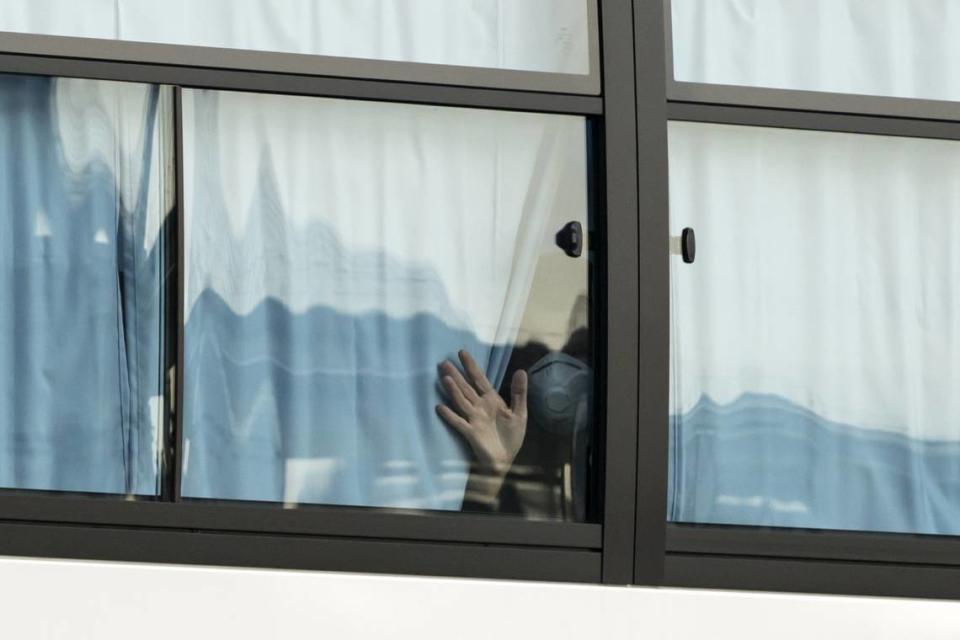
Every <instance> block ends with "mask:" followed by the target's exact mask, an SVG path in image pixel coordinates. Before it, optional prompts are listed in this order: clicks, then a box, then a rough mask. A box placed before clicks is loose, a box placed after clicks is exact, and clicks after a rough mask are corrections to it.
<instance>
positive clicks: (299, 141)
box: [183, 91, 592, 519]
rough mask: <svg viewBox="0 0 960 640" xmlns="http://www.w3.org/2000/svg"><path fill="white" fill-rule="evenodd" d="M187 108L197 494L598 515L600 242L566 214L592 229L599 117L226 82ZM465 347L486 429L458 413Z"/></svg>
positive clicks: (190, 487)
mask: <svg viewBox="0 0 960 640" xmlns="http://www.w3.org/2000/svg"><path fill="white" fill-rule="evenodd" d="M183 113H184V145H185V197H186V211H185V213H186V228H185V232H186V235H185V243H186V245H185V246H186V256H185V258H186V291H185V295H186V300H185V305H186V306H185V309H186V318H185V322H186V329H185V341H186V379H185V384H186V395H185V398H184V403H185V404H184V411H185V422H184V429H185V437H186V442H185V447H186V452H185V455H186V457H185V459H184V470H183V494H184V495H185V496H187V497H198V498H218V499H236V500H263V501H275V502H285V503H326V504H341V505H359V506H376V507H409V508H423V509H447V510H457V509H461V508H468V509H469V508H480V507H481V506H486V507H488V508H499V509H500V510H502V511H510V512H514V513H520V514H523V515H526V516H528V517H542V518H581V519H582V518H583V517H584V513H585V501H586V496H587V485H588V481H589V478H588V475H589V474H587V473H586V471H587V469H588V462H587V461H588V459H589V456H590V447H591V446H592V443H591V440H590V436H591V433H592V428H591V426H592V421H591V407H590V398H591V389H592V369H591V348H590V344H591V340H590V336H589V333H588V331H589V321H588V316H589V308H590V307H589V304H588V274H589V269H588V253H587V252H586V251H584V253H583V255H582V256H581V257H578V258H572V257H568V256H567V255H565V253H564V252H563V251H561V249H560V248H559V247H558V246H557V239H556V236H557V232H558V230H560V229H561V228H563V227H565V225H567V223H568V222H577V223H579V224H580V225H581V227H582V228H583V229H584V230H586V229H587V218H586V215H587V168H586V167H587V155H586V121H585V119H584V118H580V117H572V116H558V115H540V114H528V113H510V112H497V111H482V110H472V109H456V108H444V107H430V106H415V105H404V104H381V103H375V102H358V101H347V100H329V99H312V98H300V97H288V96H268V95H257V94H251V93H230V92H214V91H186V92H185V93H184V100H183ZM460 350H464V351H466V352H467V353H469V354H470V356H471V357H472V358H473V359H474V361H475V362H476V364H477V366H478V368H479V369H480V370H482V372H483V376H482V378H483V379H481V376H475V377H474V384H472V385H469V387H470V389H468V390H464V394H465V395H467V396H469V395H470V394H473V393H476V394H477V396H476V397H474V398H473V399H472V400H471V399H469V398H468V401H469V403H470V405H471V406H472V405H478V406H479V407H481V408H483V410H482V411H481V409H480V408H477V407H474V409H476V410H475V411H473V412H472V413H471V411H469V410H468V409H470V407H466V408H464V407H460V408H459V409H458V411H459V413H460V414H462V415H463V416H465V417H471V416H472V417H471V422H470V425H471V428H473V429H475V432H474V436H476V437H473V438H471V437H467V438H465V437H463V436H462V435H461V434H460V432H459V431H458V430H457V428H454V426H451V425H449V424H445V422H444V420H442V419H441V417H440V416H438V415H437V411H436V407H437V405H443V406H448V407H450V406H452V407H455V408H456V404H455V402H454V398H452V397H451V396H450V394H449V392H447V391H446V390H444V389H442V386H441V377H446V376H447V375H449V376H450V377H451V378H453V377H455V376H459V375H460V374H459V373H454V372H453V371H452V370H447V371H446V372H444V373H443V374H442V376H441V374H440V372H438V364H440V363H441V362H442V361H444V360H450V361H453V362H454V363H456V362H457V360H458V357H457V354H458V351H460ZM458 367H459V364H458ZM518 370H523V371H525V372H526V378H524V375H523V374H517V376H518V379H517V384H518V385H519V386H523V382H524V379H526V382H527V387H528V393H527V395H528V398H527V400H526V401H525V402H522V401H518V399H517V398H513V397H511V396H512V394H511V389H510V387H511V382H512V381H513V379H514V372H515V371H518ZM467 377H469V373H468V374H467ZM484 380H488V381H489V382H484ZM465 384H466V382H465ZM484 391H487V392H488V393H486V394H485V395H484ZM498 391H499V394H500V395H498V393H497V392H498ZM519 391H520V389H518V392H519ZM519 395H522V393H520V394H519ZM480 396H483V397H482V398H480ZM501 396H502V397H501ZM497 407H501V408H502V409H503V415H501V418H502V420H501V421H500V423H497V421H496V417H497V415H498V414H497V411H496V409H497ZM510 407H512V409H510V410H508V408H510ZM524 409H525V411H526V415H527V419H526V421H524V420H523V419H521V417H520V416H521V415H522V413H523V412H524ZM483 416H487V418H483ZM452 422H454V423H456V420H452ZM456 424H459V423H456ZM524 428H525V431H524ZM476 434H480V435H483V436H484V439H482V440H483V441H482V442H480V440H478V438H479V436H477V435H476ZM521 444H522V446H521ZM518 448H519V452H518V453H517V456H516V459H515V460H514V461H513V464H512V465H511V464H510V462H511V458H512V457H513V454H514V453H515V452H517V450H518ZM471 464H473V468H472V469H471ZM508 470H509V475H508V476H507V478H506V487H505V488H503V489H502V490H501V491H499V492H498V491H497V489H498V487H499V486H500V485H499V482H500V480H501V478H502V477H503V476H502V474H504V473H507V471H508ZM495 496H496V499H495ZM497 505H499V507H497Z"/></svg>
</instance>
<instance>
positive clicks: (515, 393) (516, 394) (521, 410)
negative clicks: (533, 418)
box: [510, 369, 527, 417]
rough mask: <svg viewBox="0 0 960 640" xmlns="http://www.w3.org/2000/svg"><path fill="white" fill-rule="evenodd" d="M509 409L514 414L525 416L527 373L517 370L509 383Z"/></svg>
mask: <svg viewBox="0 0 960 640" xmlns="http://www.w3.org/2000/svg"><path fill="white" fill-rule="evenodd" d="M510 397H511V402H510V405H511V407H510V408H511V409H513V412H514V413H516V414H519V415H521V416H523V417H526V416H527V372H526V371H524V370H523V369H519V370H517V371H516V373H514V374H513V379H512V380H511V381H510Z"/></svg>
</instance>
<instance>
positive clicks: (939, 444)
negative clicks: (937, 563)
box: [669, 123, 960, 535]
mask: <svg viewBox="0 0 960 640" xmlns="http://www.w3.org/2000/svg"><path fill="white" fill-rule="evenodd" d="M958 176H960V145H958V144H957V143H956V142H954V141H945V140H920V139H910V138H890V137H883V136H869V135H851V134H841V133H827V132H809V131H807V132H804V131H790V130H782V129H772V128H759V127H758V128H750V127H737V126H724V125H708V124H696V123H672V124H671V125H670V181H671V190H670V191H671V193H670V197H671V224H672V226H673V232H674V233H679V230H680V229H681V228H683V227H686V226H691V227H694V228H695V229H696V231H697V239H698V244H699V248H698V255H697V261H696V262H695V263H694V264H692V265H686V264H683V263H681V262H679V261H677V262H676V263H674V265H673V281H672V288H673V294H672V300H673V302H672V317H673V320H672V322H673V330H672V334H673V339H672V354H673V355H672V366H673V374H672V389H671V398H672V399H671V403H672V414H673V415H672V418H671V440H672V451H671V466H672V473H671V482H672V484H671V487H670V512H669V516H670V519H671V520H674V521H681V522H699V523H721V524H744V525H765V526H781V527H805V528H826V529H855V530H865V531H900V532H915V533H929V534H951V535H957V534H960V394H958V393H957V390H958V389H960V366H958V363H960V358H958V355H960V262H958V260H957V252H956V247H957V246H958V245H960V178H958Z"/></svg>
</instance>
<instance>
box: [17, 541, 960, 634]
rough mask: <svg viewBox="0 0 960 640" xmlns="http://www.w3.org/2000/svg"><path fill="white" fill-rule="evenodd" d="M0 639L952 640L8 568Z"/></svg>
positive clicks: (741, 613) (304, 586)
mask: <svg viewBox="0 0 960 640" xmlns="http://www.w3.org/2000/svg"><path fill="white" fill-rule="evenodd" d="M601 625H602V627H601ZM0 629H2V636H3V637H4V638H11V639H12V638H17V639H20V638H29V639H34V638H70V639H71V640H81V639H84V638H96V639H98V640H106V639H110V638H124V639H125V640H126V639H127V638H136V639H137V640H148V639H152V638H163V639H164V640H169V639H177V640H179V639H184V638H230V639H231V640H241V639H243V638H257V639H270V640H273V639H278V640H279V639H281V638H300V637H318V638H319V637H323V638H336V639H337V640H344V639H348V638H378V639H379V638H411V639H417V640H423V639H427V638H443V639H444V640H453V639H456V640H469V639H471V638H478V639H479V638H482V639H483V640H500V639H503V638H530V639H534V638H537V639H539V638H550V639H551V640H559V639H562V638H577V639H578V640H587V639H591V640H592V639H594V638H604V639H605V638H670V639H671V640H683V639H685V638H697V639H699V640H705V639H708V638H709V639H710V640H724V639H726V638H730V639H734V638H735V639H737V640H741V639H749V638H765V639H766V638H773V637H775V638H777V639H778V640H790V639H793V638H798V639H799V638H817V639H818V640H822V639H828V638H843V639H844V640H849V639H855V638H869V639H870V640H881V639H884V638H897V639H899V638H910V639H911V640H921V639H924V638H951V639H956V638H958V637H960V603H954V602H939V601H924V600H894V599H880V598H845V597H823V596H793V595H775V594H737V593H730V592H709V591H688V590H679V589H640V588H626V587H597V586H579V585H556V584H536V583H522V582H494V581H481V580H451V579H430V578H407V577H385V576H370V575H351V574H333V573H311V572H290V571H263V570H247V569H212V568H193V567H178V566H162V565H139V564H111V563H100V562H73V561H70V562H66V561H53V560H32V559H19V558H9V559H0Z"/></svg>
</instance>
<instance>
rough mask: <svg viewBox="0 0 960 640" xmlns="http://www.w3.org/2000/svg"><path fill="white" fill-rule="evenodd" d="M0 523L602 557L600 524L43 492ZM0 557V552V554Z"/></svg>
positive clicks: (2, 505)
mask: <svg viewBox="0 0 960 640" xmlns="http://www.w3.org/2000/svg"><path fill="white" fill-rule="evenodd" d="M0 520H7V521H24V522H30V521H36V522H51V523H64V524H78V525H79V524H91V525H98V526H111V525H113V526H129V527H134V526H136V527H149V528H154V529H190V530H198V531H204V530H207V531H236V532H258V533H264V534H295V535H317V536H339V537H356V538H389V539H397V540H426V541H432V542H464V543H489V544H513V545H518V546H524V545H531V546H542V547H564V548H579V549H599V548H600V546H601V527H600V525H598V524H586V523H575V522H549V521H535V520H523V519H521V518H519V517H511V516H501V515H474V514H469V513H460V512H450V513H444V512H438V511H426V512H401V511H386V510H382V509H367V508H362V507H341V506H326V505H304V506H302V507H299V508H294V509H290V508H284V505H281V504H268V503H250V502H242V503H233V504H231V503H223V502H207V501H190V500H188V501H183V502H160V501H146V500H143V501H136V500H125V499H123V498H118V497H107V496H103V497H73V496H59V495H47V494H44V493H41V492H22V493H15V494H10V493H4V494H3V495H0ZM2 553H3V550H2V548H0V554H2Z"/></svg>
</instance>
